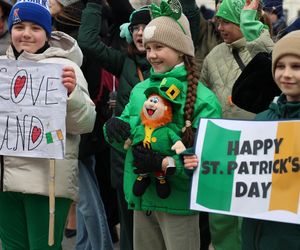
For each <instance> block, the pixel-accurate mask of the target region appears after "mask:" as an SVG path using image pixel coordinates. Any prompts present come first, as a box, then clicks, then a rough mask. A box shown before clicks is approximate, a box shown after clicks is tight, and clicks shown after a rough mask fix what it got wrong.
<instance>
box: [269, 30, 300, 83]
mask: <svg viewBox="0 0 300 250" xmlns="http://www.w3.org/2000/svg"><path fill="white" fill-rule="evenodd" d="M285 55H296V56H299V57H300V30H297V31H293V32H290V33H288V34H287V35H286V36H284V37H283V38H281V39H280V40H279V41H277V42H276V43H275V45H274V48H273V52H272V74H273V77H274V73H275V66H276V64H277V62H278V60H279V59H280V58H281V57H283V56H285Z"/></svg>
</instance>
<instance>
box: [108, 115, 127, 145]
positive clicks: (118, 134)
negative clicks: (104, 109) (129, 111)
mask: <svg viewBox="0 0 300 250" xmlns="http://www.w3.org/2000/svg"><path fill="white" fill-rule="evenodd" d="M106 135H107V137H108V141H109V142H110V143H112V141H113V140H116V141H117V142H122V141H125V140H126V139H127V138H128V137H129V136H130V125H129V123H127V122H124V121H122V120H121V119H118V118H115V117H112V118H110V119H109V120H108V121H107V122H106Z"/></svg>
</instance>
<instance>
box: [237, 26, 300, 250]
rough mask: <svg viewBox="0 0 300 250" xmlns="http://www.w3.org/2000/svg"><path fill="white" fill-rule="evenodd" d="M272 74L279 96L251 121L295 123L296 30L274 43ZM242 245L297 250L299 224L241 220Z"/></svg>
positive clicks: (298, 103)
mask: <svg viewBox="0 0 300 250" xmlns="http://www.w3.org/2000/svg"><path fill="white" fill-rule="evenodd" d="M272 74H273V78H274V80H275V82H276V84H277V86H278V87H279V88H280V89H281V91H282V94H281V95H280V96H279V97H277V98H275V99H274V101H273V102H272V103H271V104H270V106H269V108H268V110H266V111H264V112H262V113H259V114H257V116H256V117H255V120H262V121H265V120H286V119H291V120H293V119H298V120H299V119H300V31H293V32H291V33H289V34H288V35H286V36H284V37H283V38H281V39H280V40H279V41H278V42H277V43H276V44H275V46H274V49H273V52H272ZM297 133H298V131H297ZM298 145H299V144H298ZM291 147H292V148H293V146H292V145H291ZM294 147H295V148H296V145H294ZM298 156H299V154H298ZM298 166H299V165H298ZM298 173H299V172H298ZM298 195H299V194H298ZM297 199H298V196H297ZM282 202H283V203H284V202H285V200H282ZM297 204H298V201H297ZM298 209H299V208H298ZM242 243H243V248H242V249H243V250H254V249H260V250H266V249H279V250H281V249H300V225H297V224H291V223H284V222H275V221H266V220H257V219H249V218H244V220H243V226H242Z"/></svg>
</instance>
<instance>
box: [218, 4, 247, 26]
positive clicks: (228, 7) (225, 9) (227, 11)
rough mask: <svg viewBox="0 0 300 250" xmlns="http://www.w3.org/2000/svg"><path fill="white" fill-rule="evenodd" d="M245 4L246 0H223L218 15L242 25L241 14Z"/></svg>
mask: <svg viewBox="0 0 300 250" xmlns="http://www.w3.org/2000/svg"><path fill="white" fill-rule="evenodd" d="M244 5H245V0H223V1H222V3H221V4H220V7H219V10H218V12H217V14H216V16H217V17H220V18H223V19H225V20H227V21H229V22H232V23H235V24H237V25H239V26H240V15H241V11H242V9H243V7H244Z"/></svg>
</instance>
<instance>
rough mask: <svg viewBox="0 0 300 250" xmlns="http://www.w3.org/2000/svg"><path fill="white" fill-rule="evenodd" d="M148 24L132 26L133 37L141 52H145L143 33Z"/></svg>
mask: <svg viewBox="0 0 300 250" xmlns="http://www.w3.org/2000/svg"><path fill="white" fill-rule="evenodd" d="M145 27H146V25H145V24H138V25H134V26H133V27H132V39H133V43H134V45H135V47H136V48H137V49H138V51H139V52H145V47H144V44H143V33H144V29H145Z"/></svg>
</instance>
